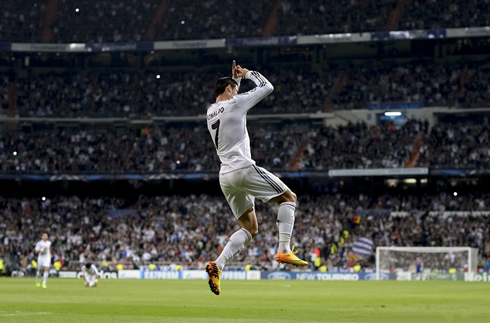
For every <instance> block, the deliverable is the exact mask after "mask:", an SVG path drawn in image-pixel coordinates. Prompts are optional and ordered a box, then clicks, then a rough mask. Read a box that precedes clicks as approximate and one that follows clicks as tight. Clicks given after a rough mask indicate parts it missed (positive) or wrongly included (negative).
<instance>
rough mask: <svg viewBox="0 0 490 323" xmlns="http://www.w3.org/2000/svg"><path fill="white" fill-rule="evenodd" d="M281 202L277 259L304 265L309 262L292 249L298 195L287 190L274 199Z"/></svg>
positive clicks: (278, 215)
mask: <svg viewBox="0 0 490 323" xmlns="http://www.w3.org/2000/svg"><path fill="white" fill-rule="evenodd" d="M273 201H276V202H279V203H280V204H279V211H278V212H277V226H278V228H279V247H278V250H277V253H276V261H277V262H279V263H282V264H291V265H293V266H299V267H304V266H307V265H308V263H307V262H306V261H304V260H301V259H299V258H298V257H297V256H296V253H297V252H298V251H295V250H294V246H293V250H291V248H290V246H289V245H290V243H291V235H292V233H293V227H294V211H295V209H296V195H295V194H294V193H293V192H291V191H290V190H287V191H286V192H285V193H284V194H283V195H281V196H278V197H276V198H274V199H273Z"/></svg>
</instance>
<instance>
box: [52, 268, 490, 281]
mask: <svg viewBox="0 0 490 323" xmlns="http://www.w3.org/2000/svg"><path fill="white" fill-rule="evenodd" d="M82 276H83V274H82V272H81V271H60V272H59V277H60V278H81V277H82ZM100 278H102V279H208V275H207V273H206V272H205V271H204V270H183V271H164V270H153V271H152V270H120V271H119V272H117V271H103V270H101V271H100ZM221 279H225V280H260V279H272V280H323V281H359V280H376V273H325V272H291V271H258V270H250V271H232V270H230V271H227V270H225V271H223V274H222V276H221ZM379 279H380V280H398V281H419V280H443V281H466V282H490V275H489V274H487V273H464V274H463V273H458V274H447V273H424V274H416V273H411V272H398V273H382V274H380V277H379Z"/></svg>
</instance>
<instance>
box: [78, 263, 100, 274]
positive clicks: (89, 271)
mask: <svg viewBox="0 0 490 323" xmlns="http://www.w3.org/2000/svg"><path fill="white" fill-rule="evenodd" d="M82 272H83V275H84V276H85V277H88V276H93V275H97V276H98V275H99V271H98V270H97V267H95V265H94V264H92V266H90V268H89V269H87V267H85V266H83V267H82Z"/></svg>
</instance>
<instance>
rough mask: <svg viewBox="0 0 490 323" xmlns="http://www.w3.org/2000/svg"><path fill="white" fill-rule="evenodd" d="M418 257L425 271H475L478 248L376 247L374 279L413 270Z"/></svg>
mask: <svg viewBox="0 0 490 323" xmlns="http://www.w3.org/2000/svg"><path fill="white" fill-rule="evenodd" d="M417 259H419V261H420V262H422V266H423V269H424V272H425V273H431V272H449V271H450V270H453V271H455V273H463V272H469V273H471V272H473V273H474V272H476V269H477V262H478V248H470V247H377V248H376V279H377V280H379V278H380V274H382V273H391V272H394V271H395V272H400V271H402V272H412V273H413V272H415V269H416V261H417Z"/></svg>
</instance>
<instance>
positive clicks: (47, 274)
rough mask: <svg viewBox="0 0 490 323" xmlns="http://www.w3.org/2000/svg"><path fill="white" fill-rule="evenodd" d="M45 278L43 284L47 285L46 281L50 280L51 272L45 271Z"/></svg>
mask: <svg viewBox="0 0 490 323" xmlns="http://www.w3.org/2000/svg"><path fill="white" fill-rule="evenodd" d="M43 276H44V280H43V285H46V281H47V280H48V276H49V272H47V271H44V275H43Z"/></svg>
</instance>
